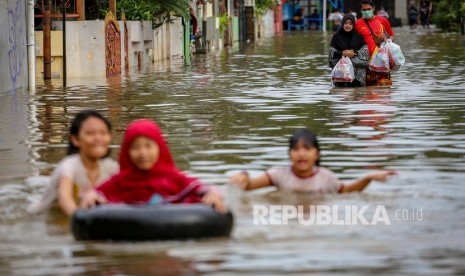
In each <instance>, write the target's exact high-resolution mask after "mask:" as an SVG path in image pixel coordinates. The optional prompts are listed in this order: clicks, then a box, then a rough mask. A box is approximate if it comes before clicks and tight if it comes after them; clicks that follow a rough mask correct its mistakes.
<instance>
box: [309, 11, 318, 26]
mask: <svg viewBox="0 0 465 276" xmlns="http://www.w3.org/2000/svg"><path fill="white" fill-rule="evenodd" d="M309 19H310V27H311V28H312V27H313V28H314V29H319V27H320V15H319V14H318V10H317V9H314V10H313V13H312V14H310V16H309Z"/></svg>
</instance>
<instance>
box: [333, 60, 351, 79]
mask: <svg viewBox="0 0 465 276" xmlns="http://www.w3.org/2000/svg"><path fill="white" fill-rule="evenodd" d="M354 79H355V70H354V65H353V64H352V61H351V60H350V58H348V57H342V58H341V59H340V60H339V61H338V63H337V64H336V66H334V68H333V71H332V72H331V80H332V81H333V82H352V81H353V80H354Z"/></svg>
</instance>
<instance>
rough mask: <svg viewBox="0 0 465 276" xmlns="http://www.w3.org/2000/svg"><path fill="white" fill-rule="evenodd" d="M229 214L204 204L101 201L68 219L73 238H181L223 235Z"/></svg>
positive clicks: (230, 218)
mask: <svg viewBox="0 0 465 276" xmlns="http://www.w3.org/2000/svg"><path fill="white" fill-rule="evenodd" d="M232 227H233V216H232V214H231V213H227V214H220V213H217V212H216V211H215V210H214V209H213V208H211V207H208V206H206V205H204V204H166V205H156V206H137V205H123V204H105V205H101V206H98V207H96V208H93V209H90V210H78V211H76V212H75V213H74V214H73V217H72V219H71V229H72V233H73V235H74V238H75V239H76V240H137V241H141V240H173V239H174V240H183V239H196V238H207V237H225V236H229V235H230V234H231V231H232Z"/></svg>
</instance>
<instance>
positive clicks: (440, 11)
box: [432, 0, 465, 31]
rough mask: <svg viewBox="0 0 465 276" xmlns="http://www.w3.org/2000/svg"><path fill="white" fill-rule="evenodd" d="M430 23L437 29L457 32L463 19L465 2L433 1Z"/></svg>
mask: <svg viewBox="0 0 465 276" xmlns="http://www.w3.org/2000/svg"><path fill="white" fill-rule="evenodd" d="M433 3H434V13H433V16H432V21H433V23H435V24H436V25H437V26H438V27H439V28H441V29H444V30H448V31H458V30H459V29H460V24H462V23H461V22H462V20H463V19H464V18H465V0H435V1H434V2H433Z"/></svg>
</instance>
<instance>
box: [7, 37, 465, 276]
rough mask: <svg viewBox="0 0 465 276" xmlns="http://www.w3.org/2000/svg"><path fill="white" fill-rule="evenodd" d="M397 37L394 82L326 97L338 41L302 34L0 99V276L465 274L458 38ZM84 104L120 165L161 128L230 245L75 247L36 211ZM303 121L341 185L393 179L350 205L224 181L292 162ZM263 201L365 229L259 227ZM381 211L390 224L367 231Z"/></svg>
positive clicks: (463, 66) (464, 151)
mask: <svg viewBox="0 0 465 276" xmlns="http://www.w3.org/2000/svg"><path fill="white" fill-rule="evenodd" d="M395 31H396V32H397V35H396V38H397V42H398V44H400V45H401V47H402V49H403V51H404V54H405V56H406V59H407V64H406V66H404V67H403V68H402V69H401V70H400V71H399V72H397V73H395V75H394V84H393V86H392V87H390V88H373V87H372V88H360V89H340V88H338V89H333V88H330V86H329V73H330V70H329V68H328V66H327V61H326V51H327V48H328V41H329V39H330V36H329V35H324V34H321V33H318V32H295V33H290V34H285V35H283V36H279V37H275V38H271V39H268V40H264V41H262V42H260V43H258V44H256V45H255V46H253V45H252V46H248V47H247V48H245V49H243V50H239V49H236V48H233V49H231V50H228V51H226V50H225V51H219V52H215V53H210V54H208V55H207V56H195V57H194V59H193V64H192V66H191V67H187V68H186V67H184V66H183V65H182V63H181V62H171V63H167V64H163V65H160V66H156V67H155V68H151V69H149V70H146V71H143V72H139V73H135V74H132V75H131V76H129V77H125V78H123V79H122V80H112V81H109V82H102V81H101V80H92V79H86V80H78V81H70V82H69V86H68V88H66V89H62V88H61V86H60V84H59V83H54V84H53V85H52V86H46V85H40V86H39V88H38V91H37V93H36V94H34V95H29V94H28V93H27V92H24V91H17V92H15V93H10V94H2V95H0V120H1V122H2V123H1V124H0V274H1V275H50V274H59V275H80V274H81V275H83V274H99V275H100V274H104V275H147V274H169V275H194V274H212V275H237V274H242V275H252V274H261V275H282V274H293V275H295V274H302V275H308V274H312V273H315V274H318V275H325V274H328V275H337V274H345V273H347V274H353V275H373V274H375V273H376V274H384V275H395V274H433V275H438V274H449V275H450V274H456V275H463V274H465V264H464V262H463V260H464V259H465V240H464V239H463V237H464V236H465V212H464V209H465V183H464V179H465V158H464V157H465V78H464V77H465V62H464V60H465V43H464V42H465V40H464V38H463V37H462V36H460V35H457V34H447V33H441V32H426V31H422V30H419V31H415V32H412V31H410V30H408V29H407V28H404V29H396V30H395ZM84 108H97V109H99V110H101V111H102V112H103V113H104V114H105V115H106V116H107V117H108V118H109V119H110V120H111V122H112V123H113V125H114V126H115V131H114V139H113V144H114V147H115V149H114V150H113V157H115V158H117V152H118V147H117V145H118V144H119V142H120V141H121V137H122V131H123V129H124V127H125V125H126V124H127V123H128V122H129V121H131V120H133V119H136V118H141V117H149V118H153V119H155V120H156V121H158V122H159V123H160V125H161V126H162V127H163V129H164V131H165V132H166V135H167V139H168V141H169V144H170V147H171V149H172V151H173V153H174V155H175V159H176V162H177V164H178V166H179V167H180V168H182V169H183V170H186V171H187V172H188V173H190V174H193V175H195V176H198V177H200V178H201V179H203V180H204V181H206V182H208V183H211V184H214V185H218V186H219V187H220V188H221V189H223V190H224V191H225V192H226V198H227V201H228V204H229V205H230V208H231V209H232V210H233V212H234V214H235V228H234V231H233V233H232V236H231V237H230V238H224V239H223V238H222V239H207V240H201V241H169V242H138V243H131V242H119V243H113V242H79V241H75V240H74V239H73V237H72V235H71V234H70V232H69V229H68V221H67V219H66V218H65V217H64V216H63V215H62V214H61V213H60V212H59V211H57V210H52V211H51V212H49V213H48V214H43V215H39V216H31V215H28V214H27V213H26V211H25V207H26V206H27V203H28V202H29V201H30V200H31V199H32V198H34V197H36V196H37V195H39V194H40V192H41V191H42V190H43V188H44V187H45V185H47V176H46V175H47V173H49V172H50V171H51V170H52V169H53V167H54V165H56V163H57V162H58V161H59V160H60V159H61V158H63V156H64V154H65V147H66V131H67V127H68V125H67V124H68V122H69V120H70V119H71V118H72V117H73V116H74V115H75V114H76V113H77V112H78V111H80V110H82V109H84ZM299 127H309V128H311V129H312V130H314V131H315V132H316V133H318V135H319V139H320V142H321V148H322V152H321V155H322V165H323V166H325V167H328V168H330V169H331V170H333V171H335V172H336V173H337V175H338V176H339V177H340V178H341V179H343V180H345V181H349V180H350V179H354V178H357V177H361V176H362V175H364V174H367V173H369V172H372V171H375V170H380V169H395V170H397V171H398V172H399V174H398V176H396V177H394V178H392V179H390V180H389V181H388V182H387V183H379V182H374V183H372V184H371V185H370V186H369V187H368V188H367V189H366V190H365V191H364V192H363V193H353V194H344V195H328V196H309V195H302V194H299V195H297V194H287V193H282V192H276V191H274V190H273V189H265V190H262V191H254V192H249V193H243V192H240V191H238V190H237V189H233V188H228V187H226V185H225V183H226V182H227V178H228V177H229V176H230V175H231V174H233V173H234V172H236V171H238V170H242V169H248V170H249V171H251V172H252V173H254V174H255V173H260V172H263V171H264V170H265V169H266V168H269V167H271V166H275V165H285V164H288V156H287V139H288V137H289V134H290V133H291V132H292V131H293V130H294V129H296V128H299ZM269 205H278V206H287V207H296V208H297V207H299V206H304V207H305V208H307V207H308V208H309V206H310V205H314V206H329V207H330V208H331V210H332V211H334V210H336V214H339V213H342V212H343V211H344V210H345V209H344V208H346V206H349V208H355V209H357V210H360V209H361V208H367V211H366V212H365V213H364V217H366V218H367V220H368V222H369V224H370V225H364V224H363V222H362V221H361V220H355V222H356V223H350V221H349V223H345V225H335V223H331V224H325V223H322V222H320V223H315V224H312V225H305V224H304V223H301V221H299V220H297V219H292V220H290V221H289V222H288V224H286V225H266V222H270V220H266V218H265V221H261V220H254V218H256V217H254V213H253V212H254V210H255V209H254V208H257V206H259V207H260V206H261V207H265V208H266V207H267V206H269ZM380 206H381V207H380ZM308 208H307V209H308ZM377 208H382V209H384V210H385V214H386V216H385V217H383V218H387V221H386V219H385V220H383V221H381V222H378V223H377V224H376V225H372V224H374V223H373V221H372V220H371V218H375V217H376V212H377ZM309 213H311V210H310V211H308V210H306V211H305V212H303V214H304V215H305V216H306V217H307V216H308V215H309ZM378 215H379V214H378ZM341 217H343V216H342V215H341ZM346 222H347V221H346ZM387 222H389V223H387Z"/></svg>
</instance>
